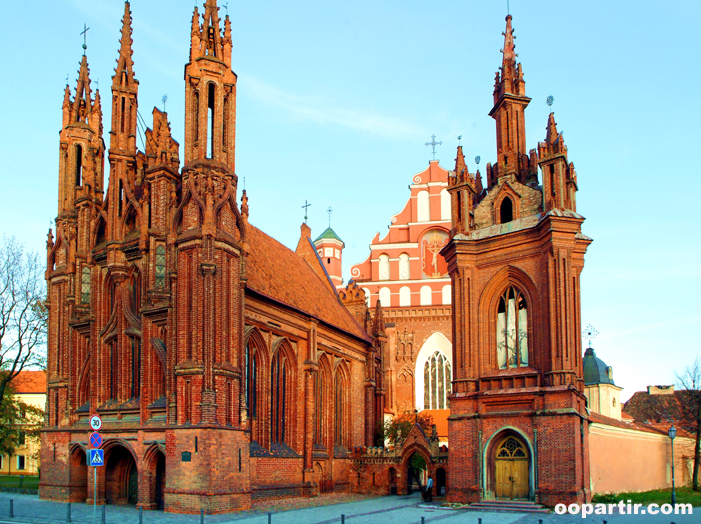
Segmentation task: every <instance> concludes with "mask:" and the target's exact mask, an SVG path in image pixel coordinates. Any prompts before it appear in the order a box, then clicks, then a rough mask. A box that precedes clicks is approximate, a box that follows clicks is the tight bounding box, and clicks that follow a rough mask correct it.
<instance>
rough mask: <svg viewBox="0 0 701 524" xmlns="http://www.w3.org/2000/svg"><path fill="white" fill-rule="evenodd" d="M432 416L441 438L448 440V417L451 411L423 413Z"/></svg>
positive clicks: (438, 410)
mask: <svg viewBox="0 0 701 524" xmlns="http://www.w3.org/2000/svg"><path fill="white" fill-rule="evenodd" d="M421 413H422V414H423V413H427V414H428V415H431V418H432V419H433V423H434V424H435V425H436V431H437V432H438V436H439V437H444V438H448V416H449V415H450V410H449V409H424V410H423V411H422V412H421Z"/></svg>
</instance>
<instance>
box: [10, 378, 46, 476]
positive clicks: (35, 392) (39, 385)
mask: <svg viewBox="0 0 701 524" xmlns="http://www.w3.org/2000/svg"><path fill="white" fill-rule="evenodd" d="M11 384H12V389H13V390H14V394H15V397H16V398H17V399H18V400H20V401H22V402H24V403H25V404H27V405H30V406H34V407H37V408H39V409H41V410H42V411H43V410H44V407H45V405H46V372H45V371H22V372H21V373H20V374H19V375H18V376H17V377H16V378H15V379H14V380H13V381H12V383H11ZM42 423H43V418H41V417H37V416H36V415H32V414H30V413H26V412H24V411H23V412H21V413H20V420H18V425H20V426H23V427H26V428H27V429H29V428H35V427H36V426H37V425H41V424H42ZM38 474H39V437H38V436H36V437H31V436H26V434H25V432H24V431H23V432H22V434H21V435H20V442H19V446H17V448H16V449H15V453H14V455H12V456H11V457H8V456H7V455H3V456H0V475H38Z"/></svg>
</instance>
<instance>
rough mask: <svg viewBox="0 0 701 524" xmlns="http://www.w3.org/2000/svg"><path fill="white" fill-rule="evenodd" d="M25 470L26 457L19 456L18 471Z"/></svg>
mask: <svg viewBox="0 0 701 524" xmlns="http://www.w3.org/2000/svg"><path fill="white" fill-rule="evenodd" d="M24 469H25V461H24V455H17V470H19V471H21V470H24Z"/></svg>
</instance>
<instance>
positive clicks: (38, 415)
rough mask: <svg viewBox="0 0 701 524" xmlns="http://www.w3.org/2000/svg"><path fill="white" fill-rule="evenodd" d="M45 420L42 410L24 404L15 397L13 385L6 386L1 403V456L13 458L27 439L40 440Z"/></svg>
mask: <svg viewBox="0 0 701 524" xmlns="http://www.w3.org/2000/svg"><path fill="white" fill-rule="evenodd" d="M43 420H44V412H43V411H42V410H41V409H39V408H37V407H36V406H32V405H31V404H26V403H24V402H22V401H21V400H19V399H18V398H16V397H15V394H14V392H13V390H12V385H11V384H10V385H8V386H6V388H5V394H4V396H3V399H2V401H0V456H2V455H7V456H8V457H11V456H12V455H14V453H15V448H17V447H18V446H21V445H24V444H25V441H26V440H27V439H36V438H39V430H40V428H41V424H42V422H43Z"/></svg>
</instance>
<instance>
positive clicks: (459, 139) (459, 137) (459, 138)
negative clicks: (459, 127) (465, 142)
mask: <svg viewBox="0 0 701 524" xmlns="http://www.w3.org/2000/svg"><path fill="white" fill-rule="evenodd" d="M461 140H462V135H460V136H458V145H461V144H460V141H461Z"/></svg>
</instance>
